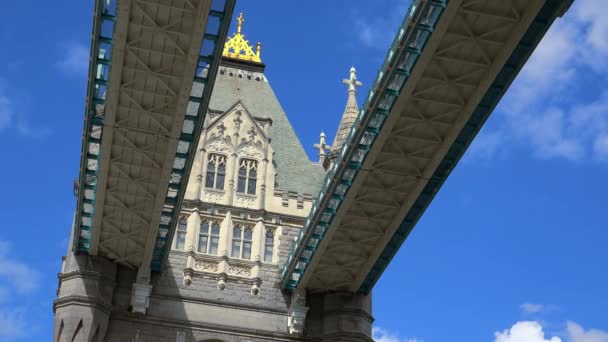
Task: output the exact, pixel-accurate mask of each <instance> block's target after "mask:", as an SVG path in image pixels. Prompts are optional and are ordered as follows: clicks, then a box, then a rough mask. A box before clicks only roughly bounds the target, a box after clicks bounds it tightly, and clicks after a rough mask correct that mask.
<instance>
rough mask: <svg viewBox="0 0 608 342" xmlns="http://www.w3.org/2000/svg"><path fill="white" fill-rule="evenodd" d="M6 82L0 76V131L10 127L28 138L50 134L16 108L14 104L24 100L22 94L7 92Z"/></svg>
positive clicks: (46, 128)
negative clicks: (32, 122) (33, 123)
mask: <svg viewBox="0 0 608 342" xmlns="http://www.w3.org/2000/svg"><path fill="white" fill-rule="evenodd" d="M6 84H7V82H6V81H5V80H4V79H2V78H1V77H0V132H2V131H3V130H8V129H12V130H14V131H15V132H16V133H17V134H19V135H21V136H25V137H28V138H43V137H46V136H48V135H50V134H51V133H52V132H51V130H50V129H49V128H48V127H44V126H34V125H32V124H31V123H30V121H29V120H28V118H27V117H26V116H25V115H24V112H23V111H17V110H16V107H17V106H16V104H18V103H20V102H25V100H24V99H23V96H19V95H16V96H15V95H14V94H9V92H8V90H7V89H9V88H8V87H7V86H6ZM12 90H14V89H12ZM13 93H14V91H13ZM17 93H18V92H17ZM15 98H16V99H15Z"/></svg>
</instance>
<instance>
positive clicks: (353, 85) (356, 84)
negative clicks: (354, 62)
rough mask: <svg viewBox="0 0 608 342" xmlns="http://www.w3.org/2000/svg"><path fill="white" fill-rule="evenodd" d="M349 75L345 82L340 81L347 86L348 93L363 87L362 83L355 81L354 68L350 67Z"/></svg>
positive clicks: (355, 73)
mask: <svg viewBox="0 0 608 342" xmlns="http://www.w3.org/2000/svg"><path fill="white" fill-rule="evenodd" d="M349 73H350V78H349V79H347V80H342V83H344V84H346V85H347V86H348V92H349V93H350V92H353V93H355V92H357V88H356V87H360V86H362V85H363V83H361V82H359V81H358V80H357V69H355V67H354V66H351V67H350V70H349Z"/></svg>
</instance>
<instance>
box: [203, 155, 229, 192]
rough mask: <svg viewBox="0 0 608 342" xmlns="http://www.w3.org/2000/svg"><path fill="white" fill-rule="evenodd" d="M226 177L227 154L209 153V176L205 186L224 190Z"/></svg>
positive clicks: (206, 178)
mask: <svg viewBox="0 0 608 342" xmlns="http://www.w3.org/2000/svg"><path fill="white" fill-rule="evenodd" d="M225 179H226V156H224V155H221V154H213V153H211V154H209V155H208V156H207V176H206V177H205V187H206V188H211V189H219V190H224V180H225Z"/></svg>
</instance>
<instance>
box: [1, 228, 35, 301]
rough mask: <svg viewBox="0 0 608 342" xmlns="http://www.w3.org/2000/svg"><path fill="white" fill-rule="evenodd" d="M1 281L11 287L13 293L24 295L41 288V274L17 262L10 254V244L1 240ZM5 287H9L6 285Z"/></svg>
mask: <svg viewBox="0 0 608 342" xmlns="http://www.w3.org/2000/svg"><path fill="white" fill-rule="evenodd" d="M0 281H2V283H4V284H8V285H10V289H12V291H13V292H17V293H19V294H24V293H28V292H31V291H33V290H34V289H36V288H38V287H39V286H40V272H38V271H37V270H35V269H34V268H32V267H30V266H29V265H27V264H25V263H23V262H20V261H18V260H15V259H14V258H12V257H11V254H10V244H9V243H8V242H6V241H1V240H0ZM4 287H5V288H6V287H8V286H7V285H4Z"/></svg>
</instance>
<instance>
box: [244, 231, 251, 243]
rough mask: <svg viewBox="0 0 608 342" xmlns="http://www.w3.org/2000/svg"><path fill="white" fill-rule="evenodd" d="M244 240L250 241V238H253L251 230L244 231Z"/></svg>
mask: <svg viewBox="0 0 608 342" xmlns="http://www.w3.org/2000/svg"><path fill="white" fill-rule="evenodd" d="M244 236H245V240H249V241H251V238H252V237H253V230H251V229H245V235H244Z"/></svg>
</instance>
